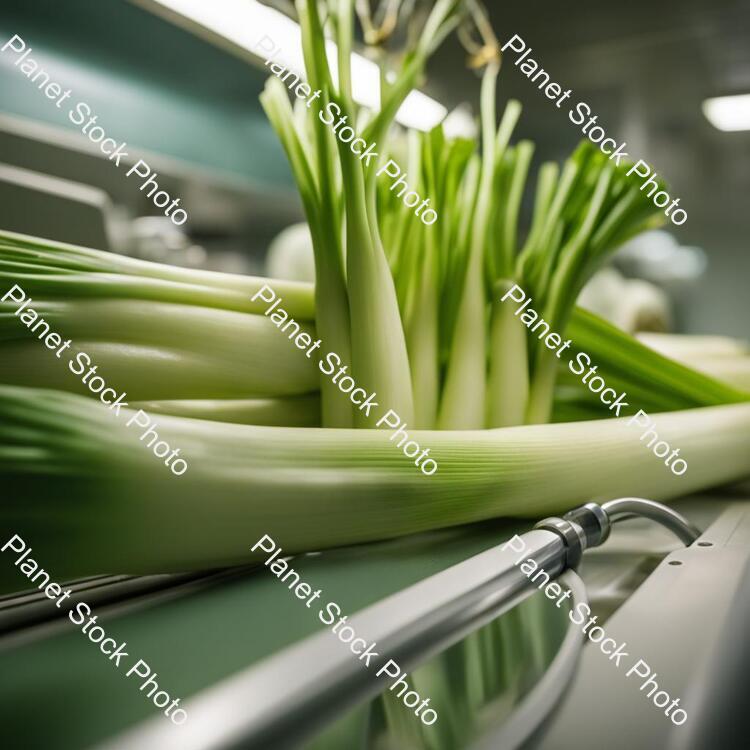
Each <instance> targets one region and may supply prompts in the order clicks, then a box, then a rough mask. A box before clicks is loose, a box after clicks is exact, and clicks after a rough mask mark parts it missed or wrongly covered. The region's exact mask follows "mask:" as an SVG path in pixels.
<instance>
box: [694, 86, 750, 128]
mask: <svg viewBox="0 0 750 750" xmlns="http://www.w3.org/2000/svg"><path fill="white" fill-rule="evenodd" d="M703 114H704V115H705V116H706V119H707V120H708V121H709V122H710V123H711V124H712V125H713V126H714V127H715V128H717V129H719V130H725V131H731V130H750V94H739V95H737V96H717V97H714V98H713V99H706V101H704V102H703Z"/></svg>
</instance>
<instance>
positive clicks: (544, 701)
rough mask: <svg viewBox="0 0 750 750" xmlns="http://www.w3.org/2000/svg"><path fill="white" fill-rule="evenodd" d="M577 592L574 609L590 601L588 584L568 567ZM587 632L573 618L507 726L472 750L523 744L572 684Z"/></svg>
mask: <svg viewBox="0 0 750 750" xmlns="http://www.w3.org/2000/svg"><path fill="white" fill-rule="evenodd" d="M560 580H564V581H565V583H566V584H567V586H568V588H569V589H570V590H571V591H572V592H573V596H572V603H571V609H574V608H575V607H577V606H578V605H579V604H581V603H583V604H586V605H588V597H587V595H586V586H585V585H584V583H583V581H582V580H581V578H580V576H579V575H578V574H577V573H576V572H575V571H573V570H568V571H566V572H565V573H563V575H562V576H560ZM583 640H584V635H583V632H582V631H581V629H580V628H579V627H576V626H575V625H574V624H573V622H572V621H571V622H570V623H569V625H568V630H567V632H566V634H565V638H564V639H563V642H562V644H561V645H560V648H559V649H558V651H557V654H556V655H555V658H554V659H553V660H552V663H551V664H550V665H549V667H548V668H547V670H546V672H545V673H544V676H543V677H542V678H541V679H540V680H539V682H537V684H536V685H535V686H534V688H533V689H532V690H531V691H530V692H529V694H528V695H527V696H526V697H525V698H524V699H523V701H522V702H521V703H520V705H519V706H518V708H517V709H516V710H515V711H514V712H513V713H512V714H511V716H510V718H509V719H508V720H507V721H506V722H505V724H504V725H503V727H502V728H501V729H500V730H499V731H498V732H497V733H492V734H491V735H490V736H488V737H484V738H482V739H480V740H479V741H478V742H477V743H475V744H474V745H472V748H471V750H496V748H499V747H500V748H503V750H514V749H515V748H517V747H520V746H521V745H522V744H523V743H524V742H526V740H528V739H529V737H530V736H531V735H532V734H533V733H534V732H535V731H536V730H537V728H538V727H539V725H540V724H541V723H542V721H544V719H546V718H547V716H548V715H549V714H550V713H552V711H553V710H554V708H555V706H557V704H558V703H559V702H560V699H561V698H562V696H563V693H564V692H565V689H566V688H567V687H568V685H569V684H570V680H571V679H572V677H573V673H574V672H575V668H576V665H577V663H578V657H579V655H580V653H581V650H582V649H583Z"/></svg>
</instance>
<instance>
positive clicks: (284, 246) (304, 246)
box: [266, 222, 315, 282]
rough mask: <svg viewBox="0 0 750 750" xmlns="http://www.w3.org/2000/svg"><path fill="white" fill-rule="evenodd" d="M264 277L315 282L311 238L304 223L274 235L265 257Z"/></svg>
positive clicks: (293, 225)
mask: <svg viewBox="0 0 750 750" xmlns="http://www.w3.org/2000/svg"><path fill="white" fill-rule="evenodd" d="M266 276H269V277H270V278H272V279H286V280H287V281H309V282H314V281H315V258H314V255H313V244H312V237H311V236H310V229H309V227H308V226H307V224H306V223H304V222H302V223H300V224H292V225H291V226H288V227H287V228H286V229H283V230H282V231H281V232H279V234H278V235H276V237H275V239H274V240H273V242H272V243H271V245H270V247H269V248H268V255H267V256H266Z"/></svg>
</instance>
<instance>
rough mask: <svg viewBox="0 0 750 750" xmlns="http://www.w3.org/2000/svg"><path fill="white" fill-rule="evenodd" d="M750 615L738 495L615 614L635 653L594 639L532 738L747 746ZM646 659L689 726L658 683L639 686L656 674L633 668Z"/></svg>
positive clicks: (744, 520) (555, 742)
mask: <svg viewBox="0 0 750 750" xmlns="http://www.w3.org/2000/svg"><path fill="white" fill-rule="evenodd" d="M749 621H750V503H744V504H743V503H737V504H732V505H730V506H729V507H728V508H727V509H726V510H725V511H724V512H723V513H722V514H721V516H720V517H719V518H718V519H717V520H716V521H715V522H714V523H713V524H712V525H711V526H710V527H709V528H708V530H707V531H706V532H704V533H703V534H702V535H701V536H700V538H699V539H698V540H697V541H696V542H695V543H694V544H692V545H691V546H690V547H687V548H685V549H680V550H678V551H675V552H673V553H671V554H670V555H668V556H667V557H666V558H665V559H664V560H663V561H662V563H661V564H660V565H659V566H658V567H657V568H656V570H655V571H654V572H653V573H652V574H651V576H650V577H649V578H648V579H646V581H645V582H644V583H643V584H642V585H641V586H640V587H639V588H638V589H637V590H636V591H635V592H634V593H633V595H632V596H631V597H630V598H629V599H628V600H627V601H626V602H625V603H624V604H623V605H622V606H621V607H620V609H618V611H617V612H616V613H615V614H614V615H613V616H612V617H611V618H610V619H609V620H608V621H607V623H606V625H605V628H606V632H607V635H608V636H611V637H612V638H614V639H615V640H616V641H617V642H618V643H619V642H621V641H625V642H626V644H627V649H626V650H627V652H628V654H629V658H628V660H627V661H625V660H623V664H622V666H620V667H619V668H618V667H617V666H615V664H614V663H612V662H610V660H609V659H608V658H607V657H606V656H605V655H603V654H602V653H601V651H600V650H599V649H598V648H597V647H596V646H594V645H593V644H587V646H586V647H585V648H584V652H583V656H582V657H581V660H580V663H579V665H578V669H577V671H576V674H575V677H574V679H573V680H572V682H571V684H570V686H569V689H568V691H567V694H566V695H565V697H564V698H563V700H562V701H561V702H560V704H559V705H558V708H557V710H556V711H555V712H554V713H553V714H552V715H551V716H550V717H549V719H548V720H547V721H545V722H543V723H542V724H541V725H540V727H539V728H538V730H537V732H536V733H535V735H534V737H533V739H532V740H531V741H529V742H528V743H527V744H526V745H525V746H524V747H525V748H527V750H567V749H568V748H589V747H600V746H601V745H602V738H603V737H606V745H607V747H608V748H609V750H620V748H622V749H623V750H625V749H626V748H627V749H628V750H630V748H633V747H638V748H645V749H646V750H650V748H660V749H661V748H668V749H669V750H709V748H711V749H713V748H718V747H720V748H722V750H731V749H732V748H734V747H740V746H741V747H745V746H746V745H745V744H744V743H742V744H741V745H740V744H737V743H738V742H739V738H738V737H737V736H736V725H737V723H738V722H739V720H740V719H741V718H742V717H743V712H742V709H743V708H746V707H747V704H748V698H747V687H748V674H750V643H748V639H747V623H748V622H749ZM639 660H643V661H645V662H646V663H647V664H648V665H649V667H650V668H651V671H652V676H653V679H654V681H655V682H656V683H657V684H658V686H659V688H658V690H659V691H661V690H664V691H667V693H668V694H669V695H670V699H671V700H670V702H671V701H672V700H674V699H676V698H680V703H679V707H681V708H683V709H684V710H685V711H686V712H687V719H686V721H685V722H684V723H683V724H682V725H681V726H677V725H675V724H674V723H673V722H672V720H671V719H670V718H669V717H668V716H666V715H665V714H664V709H660V708H657V706H656V705H654V703H653V701H652V700H651V699H650V698H649V697H648V695H647V693H648V691H651V690H652V685H651V684H649V685H647V686H645V687H644V689H643V690H640V688H641V687H642V686H643V684H644V682H646V680H647V679H648V677H645V678H641V677H639V676H638V675H637V674H636V673H635V672H634V673H632V674H631V675H630V676H627V672H628V671H629V670H630V669H631V668H632V667H633V666H634V665H635V664H636V662H638V661H639ZM640 671H645V668H643V667H641V668H640ZM653 673H655V675H653ZM656 694H657V691H653V692H652V695H653V696H655V695H656ZM661 700H663V699H661ZM668 705H669V704H668Z"/></svg>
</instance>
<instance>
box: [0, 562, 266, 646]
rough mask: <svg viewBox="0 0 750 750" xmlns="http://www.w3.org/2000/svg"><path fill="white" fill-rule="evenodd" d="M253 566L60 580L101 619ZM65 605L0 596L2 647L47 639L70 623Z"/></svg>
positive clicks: (40, 596) (29, 596)
mask: <svg viewBox="0 0 750 750" xmlns="http://www.w3.org/2000/svg"><path fill="white" fill-rule="evenodd" d="M256 567H257V565H255V564H249V565H242V566H238V567H234V568H226V569H219V570H208V571H193V572H189V573H179V574H163V575H146V576H127V575H119V576H108V575H103V576H93V577H90V578H83V579H79V580H75V581H70V582H68V583H65V584H61V588H62V590H63V591H67V590H68V589H70V590H71V594H70V597H69V599H68V601H69V603H70V604H71V605H74V604H76V603H77V602H79V601H84V600H85V601H86V602H87V603H88V604H90V605H93V606H95V607H96V608H97V614H98V615H99V618H100V619H101V620H102V621H105V620H107V619H109V618H113V617H118V616H120V615H122V614H125V613H127V612H130V611H133V610H136V609H142V608H144V607H153V606H156V605H158V604H163V603H165V602H167V601H170V600H172V599H176V598H180V597H183V596H188V595H191V594H194V593H195V592H196V591H200V590H203V589H206V588H211V587H213V586H218V585H221V584H224V583H226V582H228V581H231V580H233V579H236V578H239V577H242V576H244V575H247V574H248V573H249V572H251V571H253V570H254V569H255V568H256ZM67 612H68V609H63V608H61V609H58V608H56V607H55V606H54V604H53V602H51V601H50V600H49V599H48V598H47V596H46V595H45V594H44V592H43V591H37V590H32V591H28V590H27V591H21V592H18V593H15V594H8V595H5V596H3V597H0V651H2V650H6V649H11V648H17V647H18V646H21V645H24V644H26V643H29V642H31V641H33V640H38V639H40V638H47V637H50V636H52V635H54V634H55V633H57V632H59V631H60V630H61V629H64V628H67V627H71V625H70V623H69V621H68V618H67V616H66V615H67Z"/></svg>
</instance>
